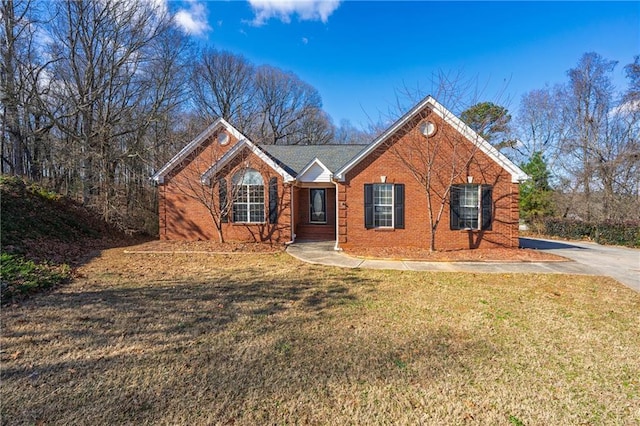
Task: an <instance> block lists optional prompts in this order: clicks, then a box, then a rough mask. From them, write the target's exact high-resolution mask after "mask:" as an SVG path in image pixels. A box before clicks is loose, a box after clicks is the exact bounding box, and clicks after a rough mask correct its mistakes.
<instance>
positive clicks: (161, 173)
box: [150, 118, 246, 184]
mask: <svg viewBox="0 0 640 426" xmlns="http://www.w3.org/2000/svg"><path fill="white" fill-rule="evenodd" d="M220 128H224V129H225V130H226V131H227V132H229V133H230V134H231V135H232V136H233V137H234V138H236V139H237V140H243V139H246V136H244V135H243V134H242V133H240V132H239V131H238V130H237V129H236V128H235V127H233V126H232V125H231V124H229V123H228V122H227V121H226V120H225V119H223V118H218V119H217V120H216V121H214V122H213V123H212V124H211V125H210V126H209V127H207V128H206V129H205V130H204V131H203V132H202V133H200V134H199V135H198V136H196V137H195V139H193V140H192V141H191V142H189V143H188V144H187V145H185V147H184V148H182V149H181V150H180V152H178V153H177V154H176V155H174V156H173V158H172V159H171V160H169V162H167V164H165V165H164V166H162V167H161V168H160V170H158V171H157V172H156V173H155V174H154V175H153V176H151V178H150V179H151V180H154V181H155V182H157V183H160V184H162V183H164V178H165V176H166V175H167V174H168V173H169V172H170V171H171V170H173V169H174V168H175V167H176V166H177V165H179V164H180V163H181V162H182V161H183V160H184V159H185V158H187V157H188V156H189V154H191V153H192V152H193V150H195V149H196V148H197V147H198V146H200V145H201V144H202V143H203V142H204V141H206V140H207V139H208V138H209V137H210V136H211V135H213V134H214V133H215V132H216V131H217V130H218V129H220Z"/></svg>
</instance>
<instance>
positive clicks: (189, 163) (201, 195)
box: [158, 134, 291, 243]
mask: <svg viewBox="0 0 640 426" xmlns="http://www.w3.org/2000/svg"><path fill="white" fill-rule="evenodd" d="M230 136H231V135H230ZM236 142H237V140H235V138H233V136H231V140H230V142H229V143H228V144H227V145H225V146H224V147H222V146H220V145H219V144H217V134H214V135H212V136H211V138H210V139H209V140H208V141H207V142H205V143H204V144H203V145H202V147H201V148H200V149H198V150H197V152H194V153H193V154H192V155H191V156H190V158H188V159H187V160H185V161H184V163H183V164H182V165H181V166H180V167H177V168H176V169H174V171H173V172H172V173H171V174H170V175H169V176H167V177H165V181H164V184H162V185H161V186H160V188H159V191H158V196H159V225H160V238H161V239H165V240H218V238H219V237H218V231H217V229H216V226H215V224H214V221H213V219H212V217H211V213H210V211H209V209H208V208H207V206H206V205H207V204H208V203H211V205H213V206H218V205H219V199H218V190H217V187H215V188H214V189H213V191H211V190H208V188H209V187H208V186H204V185H202V183H201V182H200V176H202V174H203V173H204V172H205V171H206V170H207V169H208V168H209V167H210V166H211V165H212V164H214V163H215V162H216V161H217V160H218V159H220V158H221V157H222V155H224V153H225V152H226V151H227V150H228V149H229V148H231V147H232V146H233V145H234V144H235V143H236ZM242 167H251V168H253V169H256V170H258V171H259V172H260V174H261V175H262V178H263V180H264V184H265V189H264V191H265V208H264V211H265V217H266V218H265V223H261V224H235V223H231V220H232V219H231V216H232V215H229V223H224V224H222V232H223V235H224V239H225V240H226V241H270V242H278V243H284V242H287V241H289V240H290V239H291V226H290V223H291V214H290V212H291V210H290V205H291V200H290V198H291V188H290V186H289V184H284V182H283V179H282V177H281V176H280V175H279V174H278V173H277V172H275V171H274V170H273V169H271V168H270V167H269V166H267V165H266V164H265V163H264V162H263V161H262V160H261V159H260V158H259V157H257V156H256V155H255V154H253V153H252V152H250V151H249V150H248V149H245V150H244V151H243V152H242V153H240V154H239V155H238V156H237V157H236V158H235V160H234V161H232V162H231V164H229V165H227V167H225V169H224V170H223V171H221V173H220V175H219V176H218V177H225V178H226V180H227V184H228V185H230V184H231V176H233V174H234V173H235V172H236V171H237V170H238V169H240V168H242ZM272 177H276V178H277V179H278V198H279V199H278V220H277V224H270V223H268V216H269V180H270V178H272ZM230 194H231V192H230V191H229V195H230Z"/></svg>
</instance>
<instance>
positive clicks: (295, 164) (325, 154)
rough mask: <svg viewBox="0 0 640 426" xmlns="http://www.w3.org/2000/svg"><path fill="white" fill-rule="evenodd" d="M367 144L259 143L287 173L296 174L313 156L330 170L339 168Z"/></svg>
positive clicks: (333, 170)
mask: <svg viewBox="0 0 640 426" xmlns="http://www.w3.org/2000/svg"><path fill="white" fill-rule="evenodd" d="M366 146H367V145H260V148H261V149H262V150H263V151H265V152H266V153H267V154H269V155H270V156H271V157H272V158H273V159H274V160H275V161H276V162H277V163H278V164H279V165H280V166H281V167H282V168H284V169H285V170H286V171H287V173H289V174H290V175H292V176H297V175H298V173H299V172H300V171H302V169H303V168H304V167H305V166H306V165H308V164H309V163H310V162H311V161H312V160H313V159H314V158H317V159H318V160H320V161H321V162H322V164H324V165H325V166H326V167H327V168H328V169H329V170H331V172H335V171H336V170H339V169H340V168H341V167H342V166H344V165H345V164H347V162H348V161H349V160H351V159H352V158H353V157H355V156H356V155H357V154H358V153H359V152H360V151H362V150H363V149H364V148H365V147H366Z"/></svg>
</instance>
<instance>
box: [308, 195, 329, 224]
mask: <svg viewBox="0 0 640 426" xmlns="http://www.w3.org/2000/svg"><path fill="white" fill-rule="evenodd" d="M309 222H311V223H327V193H326V191H325V189H324V188H311V189H309Z"/></svg>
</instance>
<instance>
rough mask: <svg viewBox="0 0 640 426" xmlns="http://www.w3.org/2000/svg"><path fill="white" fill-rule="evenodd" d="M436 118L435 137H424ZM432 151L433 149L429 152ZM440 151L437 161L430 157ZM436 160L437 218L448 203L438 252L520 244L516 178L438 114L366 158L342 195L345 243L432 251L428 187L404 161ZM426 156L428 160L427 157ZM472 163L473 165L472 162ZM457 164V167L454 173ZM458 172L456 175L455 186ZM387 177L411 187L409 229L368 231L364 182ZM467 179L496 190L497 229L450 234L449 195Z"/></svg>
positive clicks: (341, 227)
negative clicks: (423, 126) (422, 131)
mask: <svg viewBox="0 0 640 426" xmlns="http://www.w3.org/2000/svg"><path fill="white" fill-rule="evenodd" d="M426 119H428V120H431V121H432V122H434V123H436V125H437V132H436V133H435V134H434V135H433V136H432V137H430V138H429V139H427V138H425V137H424V136H423V135H422V134H420V133H419V131H418V130H417V129H418V126H419V124H420V122H421V121H422V120H426ZM426 148H429V149H428V150H427V149H426ZM434 153H435V157H430V155H433V154H434ZM424 155H427V158H435V159H434V161H433V166H432V167H431V168H430V169H431V170H432V174H431V188H432V191H433V194H434V195H433V196H432V197H431V199H432V203H433V210H434V215H435V214H437V211H438V210H439V209H440V207H441V204H442V203H441V200H442V199H443V198H444V199H445V200H446V201H445V203H444V205H443V207H442V208H443V210H442V215H441V217H440V223H439V225H438V227H437V230H436V249H437V250H452V249H468V248H477V247H482V248H486V247H496V246H507V247H517V246H518V185H517V184H513V183H511V176H510V174H509V173H507V172H506V171H505V170H503V169H502V167H500V166H499V165H497V164H496V163H495V162H494V161H492V160H491V159H490V158H489V157H488V156H487V155H486V154H484V153H482V152H480V151H479V150H478V149H477V148H475V147H474V146H473V144H471V143H470V142H468V140H466V139H464V140H463V138H462V136H461V135H460V134H459V133H458V132H457V131H456V129H454V128H452V127H451V126H449V125H448V124H446V123H445V122H444V121H442V120H441V119H440V118H439V117H438V116H437V115H436V114H433V113H430V112H429V111H428V110H426V111H423V113H422V114H419V115H418V116H417V117H416V118H415V119H414V120H412V121H411V122H410V123H408V124H407V125H406V126H405V127H404V128H402V129H400V130H399V131H398V132H396V134H395V135H393V136H392V137H391V138H390V140H389V141H388V142H387V143H385V144H382V145H381V146H380V147H379V148H378V149H377V150H376V151H375V152H373V153H371V154H370V155H369V156H368V157H366V158H365V159H363V160H362V161H361V162H360V163H359V164H358V165H357V166H356V167H354V168H353V169H352V170H351V171H350V172H349V173H348V174H347V176H346V180H345V182H344V184H343V185H341V189H340V191H339V194H338V200H339V204H340V207H339V212H338V221H339V233H340V234H339V241H340V244H341V246H342V247H345V248H346V247H349V246H358V245H366V246H412V247H421V248H429V245H430V235H431V230H430V226H429V210H428V207H427V196H426V193H425V189H424V187H423V186H422V184H420V183H419V182H418V180H417V179H416V178H415V177H414V176H413V175H412V174H411V172H410V169H411V168H410V167H409V166H408V165H407V164H406V163H403V161H402V160H401V159H400V157H401V158H404V161H408V162H409V163H411V164H413V165H414V166H416V167H415V168H416V169H422V171H426V170H427V169H426V168H425V167H419V165H420V164H425V163H426V161H424V160H422V159H420V158H425V157H424ZM421 156H422V157H421ZM469 159H472V161H470V162H469V163H468V164H467V161H468V160H469ZM452 164H455V166H454V168H453V169H452ZM452 174H453V175H454V176H455V177H454V179H453V182H451V180H452V179H451V176H452ZM381 176H386V182H387V183H402V184H404V185H405V229H366V228H365V226H364V184H365V183H380V182H381ZM467 176H472V177H473V183H474V184H489V185H492V186H493V215H494V219H493V225H492V230H487V231H460V230H450V221H449V197H448V196H445V197H443V195H442V194H444V193H445V191H446V189H447V188H448V187H449V186H450V183H454V184H461V183H467Z"/></svg>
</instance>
